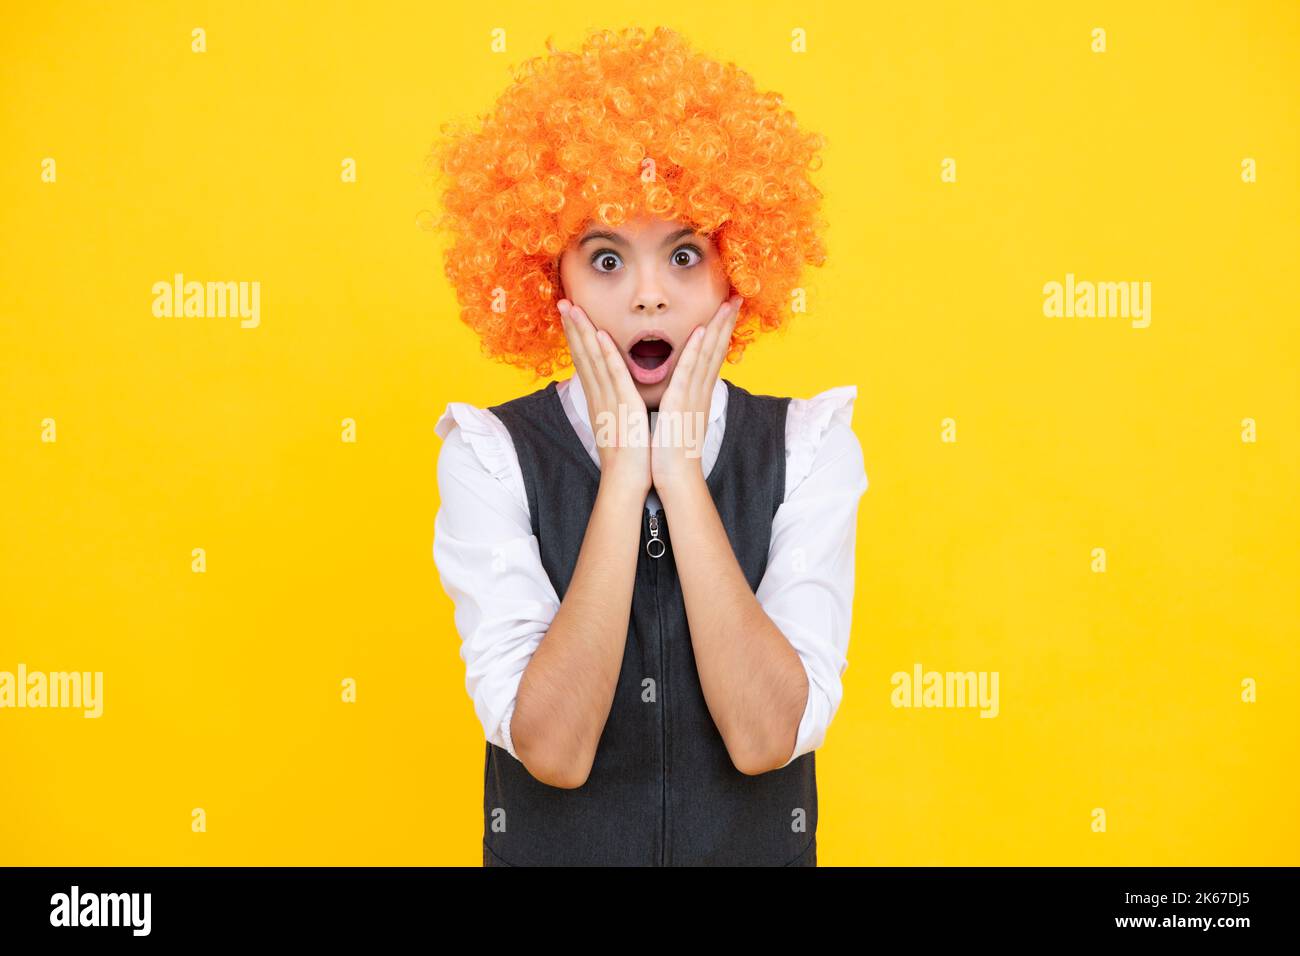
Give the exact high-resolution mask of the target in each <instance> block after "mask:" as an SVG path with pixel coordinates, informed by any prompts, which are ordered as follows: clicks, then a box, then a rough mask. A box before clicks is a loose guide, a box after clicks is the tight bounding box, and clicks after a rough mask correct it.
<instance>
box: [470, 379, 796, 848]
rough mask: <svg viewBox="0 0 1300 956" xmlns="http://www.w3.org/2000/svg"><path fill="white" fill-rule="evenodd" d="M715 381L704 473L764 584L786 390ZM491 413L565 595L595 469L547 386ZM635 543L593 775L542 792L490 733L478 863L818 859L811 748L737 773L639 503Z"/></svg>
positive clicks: (667, 534) (660, 520) (752, 572)
mask: <svg viewBox="0 0 1300 956" xmlns="http://www.w3.org/2000/svg"><path fill="white" fill-rule="evenodd" d="M722 381H723V382H724V383H725V385H726V387H727V389H728V401H727V421H726V428H725V429H724V431H723V437H722V444H721V447H720V448H719V451H718V457H717V460H716V462H715V463H714V465H713V467H712V469H711V470H710V472H709V474H708V476H707V479H706V484H707V485H708V488H709V492H710V493H711V494H712V496H713V501H714V504H715V505H716V506H717V509H718V515H719V517H720V518H721V520H722V525H723V527H724V528H726V530H727V535H728V537H729V538H730V540H731V546H732V549H733V551H734V552H735V554H736V558H737V561H738V563H739V565H740V568H741V570H742V571H743V572H744V575H745V578H746V580H747V581H748V582H749V585H750V587H751V589H753V590H754V591H757V590H758V585H759V583H760V581H761V580H762V577H763V572H764V570H765V569H766V567H767V554H768V546H769V543H770V540H771V531H772V518H773V516H774V515H775V514H776V510H777V507H778V506H779V505H780V504H781V502H782V500H783V499H784V496H785V458H786V455H785V421H786V411H787V408H788V407H789V403H790V399H789V398H786V397H777V396H772V395H754V394H751V393H750V392H748V391H746V390H745V389H743V388H741V387H740V386H738V385H735V384H733V383H731V382H729V381H727V380H726V379H723V380H722ZM491 411H492V412H493V413H494V414H496V415H497V417H498V418H499V419H500V420H501V422H502V423H503V424H504V425H505V427H506V429H507V430H508V431H509V433H510V437H511V439H512V440H513V442H514V447H515V451H516V453H517V454H518V457H519V465H520V469H521V471H522V473H523V480H524V487H525V489H526V491H527V495H528V511H529V514H530V515H531V517H532V530H533V534H534V535H535V536H536V537H537V541H538V544H539V548H540V552H541V559H542V564H543V566H544V567H545V570H546V573H547V575H548V576H549V578H550V580H551V583H552V585H553V586H554V587H555V591H556V594H557V595H559V597H560V599H561V600H563V598H564V594H565V591H566V590H567V589H568V586H569V581H570V579H571V577H572V574H573V570H574V567H575V566H576V564H577V560H578V552H579V550H580V549H581V547H582V540H583V536H584V534H585V533H586V529H587V522H588V520H589V518H590V517H591V513H592V510H593V509H594V507H595V502H596V492H597V490H598V487H599V483H600V469H599V468H598V467H597V465H596V463H595V462H594V461H592V459H591V456H590V454H589V453H588V452H587V449H586V448H585V447H584V446H583V444H582V441H581V439H580V438H579V437H578V435H577V434H576V433H575V432H574V430H573V425H572V424H571V423H570V421H569V419H568V416H567V415H566V414H565V411H564V406H563V404H562V402H561V399H560V395H559V392H558V391H557V389H556V383H555V382H551V383H550V384H549V385H547V386H546V387H545V388H542V389H539V390H537V391H535V392H533V393H531V394H528V395H524V396H521V397H519V398H516V399H514V400H512V401H508V402H505V403H504V404H501V405H494V406H492V407H491ZM655 539H658V540H657V541H656V540H655ZM641 542H642V546H641V548H640V550H639V557H638V560H637V568H636V579H635V583H634V586H633V593H632V608H631V614H630V619H629V622H628V633H627V641H626V644H625V646H624V652H623V665H622V670H621V671H620V673H619V678H618V687H617V689H616V691H615V694H614V701H613V705H612V707H611V709H610V714H609V719H608V721H607V722H606V724H605V729H604V732H603V734H602V736H601V739H600V744H599V746H598V748H597V750H596V755H595V760H594V763H593V765H592V768H591V773H590V776H589V777H588V779H587V782H586V783H585V784H583V786H581V787H578V788H576V789H564V788H559V787H551V786H548V785H546V784H544V783H541V782H540V781H538V780H537V779H536V778H534V777H533V776H532V775H531V774H530V773H529V772H528V770H527V768H525V767H524V765H523V764H522V763H521V762H520V761H518V760H516V759H515V758H514V757H512V756H510V754H509V752H507V751H506V750H504V749H502V748H500V747H497V746H496V745H494V744H492V743H488V744H487V752H486V757H485V761H484V770H483V815H484V833H483V864H484V866H816V865H817V843H816V833H817V780H816V769H815V763H814V758H815V753H811V752H810V753H806V754H803V755H802V756H800V757H799V758H798V759H796V760H794V761H792V762H791V763H790V764H789V765H787V766H785V767H782V768H780V769H778V770H773V771H770V772H768V773H764V774H759V775H758V776H752V777H751V776H747V775H745V774H743V773H741V772H740V771H739V770H737V769H736V768H735V766H734V765H733V764H732V762H731V758H730V756H729V755H728V753H727V749H726V746H725V745H724V743H723V740H722V735H721V734H720V733H719V732H718V729H717V726H716V725H715V724H714V722H713V719H712V717H711V716H710V714H709V708H708V705H707V703H706V702H705V699H704V694H703V691H702V690H701V687H700V679H699V674H698V672H697V671H696V667H695V655H694V652H693V650H692V648H691V635H690V630H689V629H688V627H687V618H686V605H685V602H684V600H683V598H682V588H681V582H680V580H679V579H678V577H677V567H676V563H675V562H674V558H673V545H672V531H671V529H670V528H669V526H668V522H667V520H666V513H665V512H662V511H657V512H654V513H653V514H652V513H651V512H650V510H649V509H648V508H646V509H645V510H644V514H643V516H642V522H641ZM660 542H662V543H660ZM652 555H658V557H654V556H652Z"/></svg>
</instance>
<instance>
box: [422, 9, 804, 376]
mask: <svg viewBox="0 0 1300 956" xmlns="http://www.w3.org/2000/svg"><path fill="white" fill-rule="evenodd" d="M546 48H547V50H548V51H549V53H550V56H549V57H540V56H539V57H534V58H532V59H530V60H527V61H526V62H524V63H523V64H522V65H521V66H520V67H519V68H518V69H517V71H516V73H515V76H514V79H513V81H512V82H511V84H510V85H509V87H508V88H507V89H506V90H505V92H504V93H503V94H502V95H501V97H500V98H499V99H498V101H497V102H496V104H495V108H494V110H493V111H492V113H491V114H490V115H488V116H485V117H481V124H480V125H478V126H477V128H475V127H472V126H466V125H464V124H462V123H459V122H456V123H444V124H442V126H441V127H440V131H441V133H442V134H443V138H442V139H441V140H440V141H439V142H437V143H435V145H434V147H433V149H432V150H431V151H430V153H429V155H428V159H427V168H428V171H429V172H430V173H432V174H433V176H434V177H435V179H436V178H438V177H441V179H442V181H443V183H442V188H441V193H442V203H443V207H444V209H443V214H442V216H441V218H439V219H438V220H437V222H436V223H435V225H434V228H445V229H447V230H448V231H450V233H451V234H452V236H453V241H452V244H451V246H450V247H449V248H448V250H447V252H446V259H445V267H446V275H447V278H448V279H449V280H450V282H451V284H452V287H453V288H454V289H455V290H456V296H457V300H458V302H459V303H460V306H461V319H462V321H464V322H465V323H466V324H467V325H469V326H470V328H472V329H474V331H475V332H476V333H477V334H478V336H479V338H480V340H481V341H482V351H483V354H484V355H485V356H487V357H490V358H494V359H497V360H500V361H503V362H505V363H507V364H509V365H514V366H517V367H520V368H523V369H531V370H532V371H534V372H535V374H536V375H537V376H538V377H549V376H551V375H552V374H554V368H555V366H556V364H557V363H558V364H559V365H560V367H568V366H570V365H571V364H572V358H571V357H570V356H569V355H568V343H567V341H566V339H565V337H564V331H563V326H562V324H561V322H560V316H559V313H558V311H557V309H556V302H558V300H559V298H560V297H561V295H562V292H561V284H560V277H559V257H560V254H561V253H562V252H563V251H564V249H565V248H566V247H567V246H568V245H569V244H570V243H571V242H572V241H573V240H574V239H575V238H576V235H577V233H578V231H579V230H581V229H582V228H583V227H584V226H585V225H586V224H587V223H588V222H593V221H596V222H601V223H603V224H605V225H606V226H608V227H611V228H616V227H618V226H620V225H621V224H622V223H624V222H625V221H627V220H631V219H636V218H638V217H639V216H641V215H649V216H657V217H660V218H662V219H668V220H673V219H676V220H680V221H682V222H685V223H687V224H689V225H691V226H692V227H693V228H695V229H697V230H698V231H700V232H702V233H704V234H705V235H708V236H710V237H711V238H712V239H713V241H714V242H715V244H716V245H717V248H718V250H719V252H720V254H721V257H722V261H723V263H724V266H725V269H726V272H727V275H728V278H729V280H730V282H731V286H732V289H733V290H734V291H735V292H738V293H739V294H740V295H741V296H743V297H744V298H745V300H746V302H745V307H744V308H743V310H742V313H741V317H740V319H738V320H737V323H736V327H735V329H734V330H733V332H732V340H731V347H730V349H729V351H728V354H727V359H728V361H732V362H735V361H739V359H740V356H741V355H742V354H743V353H744V350H745V348H746V346H747V345H748V344H750V342H751V341H752V340H753V338H754V337H755V336H756V335H757V334H758V333H759V332H760V331H766V330H771V329H776V328H779V327H780V326H781V325H782V324H783V323H784V321H785V318H786V314H787V309H788V300H789V296H790V293H791V291H792V290H793V289H794V288H796V287H797V286H798V285H799V284H800V278H801V275H802V272H803V267H804V265H805V264H810V265H815V266H820V265H822V264H823V263H824V262H825V261H826V251H825V247H824V244H823V242H822V238H821V233H822V232H823V230H824V228H825V223H824V222H823V221H822V220H821V218H820V208H821V200H822V194H821V192H820V191H819V190H818V189H817V188H816V187H815V186H814V185H813V184H812V183H811V182H810V180H809V177H808V173H809V172H810V171H813V170H816V169H819V168H820V166H821V160H820V157H818V156H817V155H816V154H817V151H818V150H819V149H820V148H821V147H822V146H824V145H825V140H824V138H823V137H822V136H820V135H818V134H815V133H809V132H805V131H803V130H801V129H800V128H799V127H798V125H797V123H796V121H795V118H794V115H793V114H792V113H791V112H790V111H788V110H783V109H782V108H781V103H782V98H781V96H780V94H777V93H771V92H762V91H760V90H758V89H756V88H755V85H754V80H753V79H752V78H751V77H750V76H749V75H748V74H746V73H744V72H743V71H742V70H740V69H739V68H737V67H736V65H735V64H734V63H728V64H726V65H723V64H720V63H717V62H715V61H713V60H710V59H707V58H706V57H704V56H702V55H700V54H699V53H697V52H695V51H693V50H692V49H691V48H690V47H689V45H688V44H687V42H686V41H685V39H683V37H682V36H681V35H679V34H678V33H676V32H675V31H673V30H670V29H668V28H666V27H659V28H657V29H656V30H655V31H654V35H653V36H650V37H648V38H647V37H646V34H645V31H644V30H642V29H640V28H639V27H630V28H628V29H626V30H623V31H622V32H615V31H612V30H597V31H593V32H592V33H590V34H589V35H588V37H587V39H586V41H585V42H584V44H583V47H582V51H581V52H580V53H574V52H562V51H561V52H557V51H556V49H555V48H554V46H553V45H552V43H551V40H550V39H548V40H547V42H546Z"/></svg>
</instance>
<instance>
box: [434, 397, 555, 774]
mask: <svg viewBox="0 0 1300 956" xmlns="http://www.w3.org/2000/svg"><path fill="white" fill-rule="evenodd" d="M436 430H437V432H438V434H440V435H442V437H443V446H442V449H441V451H440V452H439V455H438V491H439V494H440V496H441V503H440V506H439V509H438V513H437V516H436V517H435V519H434V540H433V559H434V564H435V565H436V566H437V569H438V575H439V577H440V579H441V581H442V586H443V589H444V590H445V591H446V592H447V594H448V596H449V597H450V598H451V600H452V602H453V604H454V605H455V623H456V630H457V632H458V633H459V635H460V639H461V648H460V656H461V659H462V660H464V662H465V687H466V689H467V690H468V691H469V695H470V698H471V700H472V701H473V703H474V711H475V713H476V714H477V716H478V719H479V721H480V722H481V723H482V725H483V731H484V734H485V736H486V738H487V739H488V740H489V741H490V742H492V743H494V744H496V745H497V746H498V747H502V748H503V749H505V750H506V751H507V752H508V753H509V754H510V755H511V756H513V757H514V758H515V759H516V760H517V759H519V757H518V754H516V753H515V750H514V744H513V742H512V740H511V738H510V718H511V716H512V715H513V713H514V706H515V698H516V696H517V694H518V692H519V682H520V680H521V678H522V677H523V674H524V670H525V669H526V668H527V666H528V662H529V661H530V660H531V658H532V655H533V652H534V651H535V650H536V649H537V646H538V645H539V644H540V643H541V640H542V638H543V637H544V636H545V634H546V631H547V628H549V627H550V623H551V621H552V620H553V619H554V617H555V614H556V612H557V611H558V610H559V607H560V600H559V597H558V595H557V594H556V592H555V588H554V586H553V585H552V584H551V581H550V578H549V577H548V576H547V574H546V571H545V569H544V568H543V566H542V561H541V555H540V551H539V549H538V543H537V538H536V537H535V536H534V535H533V533H532V524H531V522H530V519H529V515H528V508H527V501H526V498H525V497H524V494H523V488H522V482H521V477H520V472H519V464H518V460H517V458H516V457H515V452H514V446H513V443H512V442H511V441H510V438H509V433H508V432H506V430H505V426H504V425H502V424H501V422H500V420H499V419H497V418H496V416H495V415H492V414H491V412H488V411H486V410H483V409H478V408H475V407H474V406H472V405H467V404H464V403H461V402H453V403H451V404H450V405H448V408H447V412H446V414H444V416H443V417H442V419H441V420H440V421H439V422H438V425H437V429H436Z"/></svg>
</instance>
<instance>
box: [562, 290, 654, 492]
mask: <svg viewBox="0 0 1300 956" xmlns="http://www.w3.org/2000/svg"><path fill="white" fill-rule="evenodd" d="M558 305H559V310H560V318H561V321H562V323H563V325H564V336H565V338H567V339H568V340H569V354H570V355H572V356H573V364H574V366H575V367H576V368H577V370H578V376H579V378H580V379H581V381H582V389H583V391H584V392H585V393H586V396H587V414H588V419H589V420H590V422H591V430H592V432H593V433H594V434H595V437H596V451H597V453H598V454H599V456H600V473H601V480H602V481H604V480H610V481H616V482H619V483H620V484H625V485H626V486H627V487H630V488H633V489H636V490H637V491H641V492H644V493H646V494H649V492H650V485H651V479H650V419H649V415H648V414H647V413H646V407H645V401H644V400H643V399H642V398H641V393H640V392H638V391H637V390H636V383H635V382H634V381H633V380H632V373H631V372H629V371H628V370H627V363H625V362H624V361H623V356H622V354H621V353H620V352H619V350H618V346H617V345H615V344H614V340H613V339H612V338H610V336H609V333H607V332H606V331H605V330H604V329H598V328H596V326H595V325H594V324H593V323H592V321H591V319H589V318H588V317H587V314H586V313H585V312H583V311H582V309H580V308H579V307H578V306H576V305H574V304H573V303H572V302H570V301H569V300H568V299H561V300H560V301H559V303H558Z"/></svg>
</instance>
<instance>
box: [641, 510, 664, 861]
mask: <svg viewBox="0 0 1300 956" xmlns="http://www.w3.org/2000/svg"><path fill="white" fill-rule="evenodd" d="M645 512H646V528H647V529H648V530H649V532H650V538H649V540H647V541H646V553H647V554H649V555H650V557H652V558H658V557H662V556H663V553H664V552H665V551H667V550H668V546H667V545H666V544H665V543H664V541H663V539H662V538H660V537H659V512H657V511H651V510H650V509H649V508H646V509H645ZM656 544H657V545H658V547H657V548H656V547H654V546H655V545H656ZM650 567H651V574H650V582H651V584H650V586H651V588H652V589H653V590H654V595H655V622H656V623H657V624H658V625H659V700H660V701H661V702H662V711H661V713H662V714H663V743H664V749H663V754H664V772H663V778H662V782H663V796H662V803H661V804H660V834H661V836H660V840H659V865H660V866H667V864H668V696H667V694H668V665H667V662H666V661H665V658H664V644H665V641H664V621H663V615H662V613H661V612H660V608H659V562H658V561H653V562H651V565H650Z"/></svg>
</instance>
